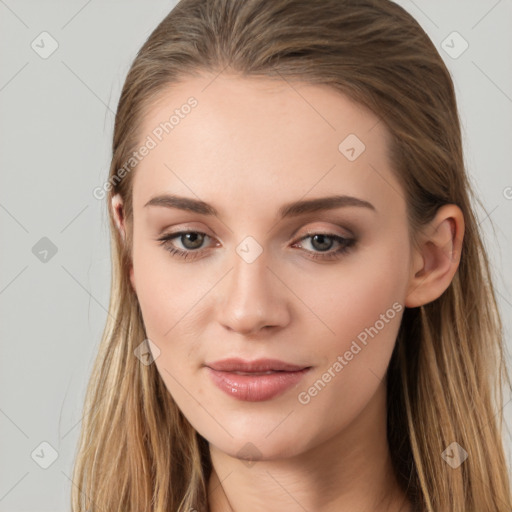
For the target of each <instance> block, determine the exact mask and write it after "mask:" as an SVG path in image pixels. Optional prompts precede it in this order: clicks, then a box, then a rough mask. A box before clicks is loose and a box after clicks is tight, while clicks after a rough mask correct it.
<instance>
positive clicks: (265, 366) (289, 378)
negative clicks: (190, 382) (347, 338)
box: [205, 358, 311, 402]
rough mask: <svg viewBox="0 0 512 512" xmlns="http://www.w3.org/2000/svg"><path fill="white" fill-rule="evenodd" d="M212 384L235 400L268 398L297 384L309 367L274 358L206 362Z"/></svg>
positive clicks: (256, 400) (252, 400)
mask: <svg viewBox="0 0 512 512" xmlns="http://www.w3.org/2000/svg"><path fill="white" fill-rule="evenodd" d="M205 366H206V368H207V371H208V373H209V375H210V378H211V379H212V381H213V383H214V384H215V385H216V386H217V387H218V388H219V389H221V390H222V391H224V393H226V394H227V395H229V396H231V397H233V398H236V399H238V400H244V401H248V402H261V401H264V400H270V399H271V398H274V397H275V396H277V395H280V394H281V393H284V392H285V391H286V390H287V389H289V388H291V387H292V386H294V385H296V384H298V382H299V381H300V380H301V379H302V378H303V376H304V375H305V374H306V373H307V372H308V371H309V369H310V368H311V367H310V366H307V367H305V366H297V365H293V364H290V363H285V362H283V361H279V360H276V359H258V360H255V361H244V360H242V359H237V358H234V359H233V358H232V359H224V360H222V361H215V362H213V363H206V364H205Z"/></svg>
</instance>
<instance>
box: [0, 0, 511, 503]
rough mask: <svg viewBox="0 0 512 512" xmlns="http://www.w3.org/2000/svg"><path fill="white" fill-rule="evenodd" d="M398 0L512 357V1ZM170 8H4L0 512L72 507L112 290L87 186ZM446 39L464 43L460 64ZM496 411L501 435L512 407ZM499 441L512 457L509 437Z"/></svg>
mask: <svg viewBox="0 0 512 512" xmlns="http://www.w3.org/2000/svg"><path fill="white" fill-rule="evenodd" d="M398 3H400V5H403V6H404V7H405V8H406V9H407V10H408V11H409V12H410V13H411V14H412V15H413V16H414V17H415V18H416V19H417V20H418V21H419V22H420V24H421V25H422V26H423V27H424V29H425V30H426V31H427V33H428V34H429V35H430V37H431V38H432V40H433V41H434V43H435V44H436V46H437V48H438V49H439V51H440V53H441V55H442V56H443V59H444V60H445V62H446V63H447V65H448V67H449V69H450V70H451V72H452V75H453V78H454V81H455V86H456V90H457V95H458V101H459V108H460V112H461V118H462V123H463V132H464V144H465V151H466V161H467V166H468V170H469V173H470V175H471V178H472V181H473V182H474V185H475V188H476V190H477V191H478V192H479V194H480V197H481V198H482V200H483V202H484V204H485V209H486V211H480V210H478V216H479V219H480V222H481V226H482V228H483V229H484V231H485V233H486V240H487V243H488V246H489V251H490V255H491V259H492V262H493V271H494V274H495V279H496V285H497V290H498V298H499V301H500V308H501V311H502V313H503V317H504V320H505V328H506V334H507V341H508V348H509V347H510V343H511V332H512V293H511V290H512V268H511V265H510V261H512V230H511V227H510V219H511V218H512V188H511V187H512V173H511V171H510V162H511V160H512V152H511V146H512V144H511V142H512V140H511V135H512V126H511V125H512V58H511V53H512V52H511V46H512V45H511V42H512V32H511V31H510V27H511V26H512V23H511V22H512V0H501V1H496V0H473V1H464V2H462V1H454V0H452V1H446V0H436V1H432V0H429V1H428V2H427V1H426V0H421V1H420V0H416V1H414V2H413V1H411V0H401V1H399V2H398ZM174 5H175V2H174V1H153V2H151V4H149V3H148V2H143V1H142V0H138V1H133V0H132V1H127V0H123V1H121V0H118V1H114V0H109V1H107V0H101V1H100V0H89V1H84V0H82V1H80V2H78V1H67V2H64V1H59V2H49V1H44V2H43V1H27V0H21V1H16V2H15V1H14V0H5V1H4V0H0V40H1V43H0V44H1V48H2V49H3V50H2V54H1V68H0V109H1V110H0V112H1V113H0V124H1V134H2V137H1V139H0V145H1V150H0V168H1V173H0V227H1V233H2V246H1V258H0V308H1V315H2V317H1V318H2V321H1V324H0V329H1V359H0V432H1V436H0V461H1V462H0V512H5V511H12V512H21V511H65V510H69V508H70V507H69V493H70V489H71V486H72V485H73V484H72V482H71V479H70V476H71V467H72V462H73V457H74V452H75V447H76V442H77V438H78V433H79V428H80V421H81V418H82V414H83V412H82V409H81V407H82V400H83V397H84V391H85V386H86V383H87V380H88V375H89V372H90V370H91V365H92V360H93V357H94V354H95V352H96V349H97V346H98V343H99V340H100V336H101V333H102V329H103V326H104V323H105V319H106V315H107V313H106V311H107V309H106V308H107V305H108V296H109V285H110V260H109V258H110V253H109V238H108V231H107V226H108V224H107V217H106V205H105V203H104V201H98V200H96V199H95V198H94V197H93V194H92V191H93V189H94V188H95V187H97V186H99V185H101V184H102V183H103V182H104V180H105V178H106V177H107V171H108V164H109V156H110V145H111V135H112V128H113V119H114V112H115V108H116V105H117V100H118V98H119V94H120V90H121V86H122V83H123V80H124V78H125V76H126V72H127V70H128V67H129V65H130V63H131V61H132V60H133V58H134V57H135V54H136V52H137V50H138V49H139V47H140V45H141V44H142V43H143V42H144V41H145V39H146V38H147V36H148V35H149V34H150V32H151V31H152V30H153V29H154V28H155V27H156V25H157V24H158V23H159V22H160V21H161V19H162V18H163V17H164V16H165V15H166V14H167V13H168V12H169V10H170V9H171V8H172V7H173V6H174ZM44 31H46V32H48V33H49V34H50V36H51V38H53V40H55V41H56V42H57V44H58V48H57V50H56V51H55V52H54V53H53V54H52V55H50V56H49V57H48V58H42V57H41V56H40V55H41V52H43V51H48V50H49V49H51V44H52V41H51V39H50V36H40V34H41V33H42V32H44ZM453 31H457V32H458V33H460V34H461V36H462V37H463V38H464V39H465V40H466V41H467V42H468V44H469V47H468V49H467V50H466V51H465V52H464V53H462V54H461V55H460V56H458V57H457V58H454V55H455V52H459V51H460V50H461V49H462V46H461V40H457V39H456V38H455V39H454V38H453V36H450V34H452V32H453ZM448 36H450V37H448ZM447 37H448V39H447ZM455 37H456V36H455ZM41 39H43V42H41ZM33 41H35V42H34V43H33ZM443 41H446V42H445V43H444V45H446V44H449V45H450V46H453V48H452V49H451V50H449V51H450V52H451V53H452V56H450V55H449V54H448V53H447V52H446V51H445V50H444V49H443V48H444V46H443ZM451 41H453V43H452V42H451ZM32 44H34V45H39V46H35V47H36V48H37V51H38V52H39V53H37V52H36V51H35V49H33V48H32V46H31V45H32ZM43 45H44V48H43ZM426 85H428V84H419V86H426ZM493 226H494V230H493ZM44 237H46V238H47V239H49V241H51V243H50V242H49V241H48V240H46V239H45V240H41V239H43V238H44ZM34 247H35V249H33V248H34ZM52 247H54V251H55V249H56V251H57V252H56V253H55V254H53V253H52ZM44 250H48V251H49V252H48V253H47V254H46V256H45V253H44V252H41V251H44ZM34 253H35V254H34ZM44 257H46V261H41V258H44ZM505 412H506V415H507V424H508V425H509V426H510V425H511V424H512V403H511V402H509V403H507V405H506V406H505ZM42 442H47V443H49V444H50V445H51V446H52V447H53V448H54V449H55V450H56V452H57V454H58V457H57V459H56V460H55V462H53V464H51V465H50V466H49V467H48V469H43V468H42V467H40V464H44V463H45V462H46V463H49V462H51V460H50V459H49V457H50V456H51V450H50V449H48V448H46V447H45V445H43V447H41V446H40V445H41V443H42ZM505 442H506V448H507V456H508V457H510V448H511V446H512V443H511V438H510V435H509V434H508V433H507V434H506V438H505ZM41 449H42V450H43V451H41ZM34 450H35V453H34V456H33V458H32V455H31V454H33V452H34ZM43 454H44V455H43ZM509 460H510V459H509Z"/></svg>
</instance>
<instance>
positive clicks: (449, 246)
mask: <svg viewBox="0 0 512 512" xmlns="http://www.w3.org/2000/svg"><path fill="white" fill-rule="evenodd" d="M463 236H464V216H463V214H462V211H461V210H460V208H459V207H458V206H456V205H454V204H448V205H444V206H442V207H440V208H439V210H438V211H437V214H436V216H435V217H434V219H433V220H432V221H431V222H430V223H429V224H428V226H427V227H426V229H425V230H424V231H423V232H422V233H421V235H420V237H419V243H418V247H417V248H415V249H414V254H413V258H412V264H411V273H410V279H409V286H408V291H407V295H406V299H405V306H406V307H410V308H414V307H419V306H422V305H424V304H428V303H429V302H432V301H434V300H436V299H437V298H438V297H440V296H441V295H442V294H443V293H444V291H445V290H446V289H447V288H448V286H449V285H450V283H451V282H452V279H453V276H454V275H455V272H456V271H457V268H458V266H459V262H460V253H461V249H462V240H463Z"/></svg>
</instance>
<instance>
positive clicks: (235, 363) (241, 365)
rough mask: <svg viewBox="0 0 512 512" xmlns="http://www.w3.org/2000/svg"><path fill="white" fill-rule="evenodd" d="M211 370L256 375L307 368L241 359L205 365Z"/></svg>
mask: <svg viewBox="0 0 512 512" xmlns="http://www.w3.org/2000/svg"><path fill="white" fill-rule="evenodd" d="M205 366H208V367H209V368H211V369H212V370H218V371H221V372H245V373H251V374H253V373H258V372H277V371H279V372H296V371H300V370H303V369H304V368H307V367H306V366H297V365H294V364H290V363H285V362H284V361H280V360H278V359H257V360H255V361H244V360H243V359H237V358H231V359H223V360H222V361H215V362H213V363H206V364H205Z"/></svg>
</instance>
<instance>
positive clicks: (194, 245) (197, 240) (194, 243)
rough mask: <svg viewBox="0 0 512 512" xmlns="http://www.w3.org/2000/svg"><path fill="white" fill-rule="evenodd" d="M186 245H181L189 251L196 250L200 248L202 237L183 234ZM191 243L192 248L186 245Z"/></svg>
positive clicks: (193, 234)
mask: <svg viewBox="0 0 512 512" xmlns="http://www.w3.org/2000/svg"><path fill="white" fill-rule="evenodd" d="M183 236H184V237H185V240H186V242H187V243H183V245H184V246H185V247H187V248H189V249H196V248H197V247H200V246H201V243H202V241H203V240H202V237H201V235H200V234H199V233H185V235H183ZM190 241H191V242H192V246H190V245H188V242H190Z"/></svg>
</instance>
